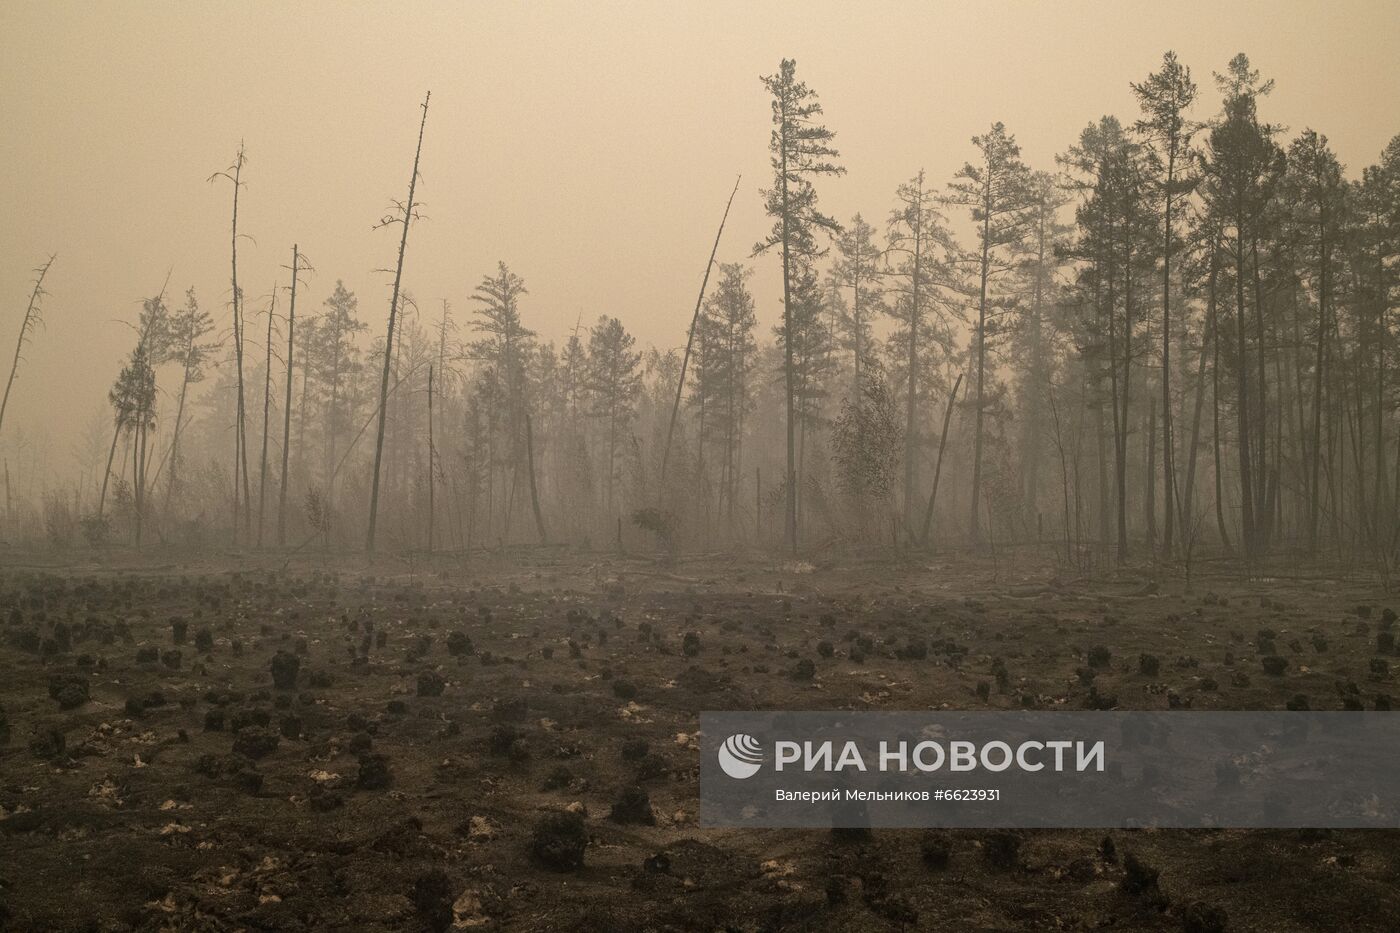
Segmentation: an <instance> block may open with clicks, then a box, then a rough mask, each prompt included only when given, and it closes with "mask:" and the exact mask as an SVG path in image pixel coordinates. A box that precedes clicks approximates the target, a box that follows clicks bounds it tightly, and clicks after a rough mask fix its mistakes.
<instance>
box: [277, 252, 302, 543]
mask: <svg viewBox="0 0 1400 933" xmlns="http://www.w3.org/2000/svg"><path fill="white" fill-rule="evenodd" d="M300 272H301V252H300V251H299V250H298V249H297V245H296V244H295V243H293V244H292V296H291V304H290V305H289V306H288V308H287V393H286V398H285V401H284V402H283V408H282V488H281V489H280V490H279V491H278V493H277V546H278V547H285V546H286V544H287V467H288V464H289V461H290V453H291V440H292V360H294V359H295V357H294V356H293V352H294V351H295V349H296V345H295V343H294V340H295V332H296V324H297V275H298V274H299V273H300ZM302 378H303V379H305V378H306V377H305V376H303V377H302Z"/></svg>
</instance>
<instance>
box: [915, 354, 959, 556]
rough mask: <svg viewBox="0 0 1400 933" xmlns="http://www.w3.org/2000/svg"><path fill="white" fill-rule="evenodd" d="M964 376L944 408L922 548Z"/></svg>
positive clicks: (931, 519) (928, 530) (927, 536)
mask: <svg viewBox="0 0 1400 933" xmlns="http://www.w3.org/2000/svg"><path fill="white" fill-rule="evenodd" d="M962 380H963V374H962V373H958V378H957V380H956V381H955V382H954V383H953V391H952V392H949V393H948V404H947V405H945V406H944V407H943V430H942V432H941V433H940V434H939V436H938V460H937V462H936V463H935V464H934V467H933V489H932V491H931V492H929V495H928V505H927V506H926V507H925V508H924V526H923V530H922V531H921V532H920V534H919V544H920V546H921V547H928V542H929V532H930V530H931V529H932V527H933V503H934V500H936V499H937V498H938V480H939V478H940V477H941V476H942V475H943V453H944V451H945V450H947V448H948V423H949V422H950V421H952V419H953V402H954V400H956V399H957V397H958V389H959V388H961V387H962Z"/></svg>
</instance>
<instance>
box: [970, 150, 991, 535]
mask: <svg viewBox="0 0 1400 933" xmlns="http://www.w3.org/2000/svg"><path fill="white" fill-rule="evenodd" d="M990 168H991V167H990V166H988V171H987V173H986V180H985V182H984V184H983V186H982V264H981V270H980V279H981V286H980V287H981V290H980V293H979V298H978V301H977V330H976V332H975V333H974V334H973V340H975V341H976V343H977V401H976V404H975V405H974V406H973V429H972V512H971V515H970V517H969V528H970V529H971V531H970V535H971V539H972V543H973V544H974V545H977V544H980V543H981V541H982V523H981V518H980V516H981V513H980V512H979V511H978V505H979V502H978V500H979V499H981V497H982V413H983V408H984V404H983V398H984V394H985V390H984V382H985V373H986V368H987V277H988V275H989V274H990V273H991V269H990V268H989V264H990V262H991V243H990V237H991V207H992V179H991V171H990Z"/></svg>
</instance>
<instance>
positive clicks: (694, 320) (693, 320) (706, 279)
mask: <svg viewBox="0 0 1400 933" xmlns="http://www.w3.org/2000/svg"><path fill="white" fill-rule="evenodd" d="M743 178H744V176H743V175H740V176H739V177H738V178H736V179H734V190H733V191H731V192H729V201H728V202H727V203H726V204H725V205H724V216H723V217H721V218H720V221H719V230H717V231H716V232H715V243H714V246H712V247H711V248H710V261H709V262H707V263H705V275H704V276H703V277H702V278H701V279H700V294H699V295H697V296H696V297H695V312H694V313H693V314H692V315H691V316H690V333H689V334H688V335H687V336H686V338H685V354H684V355H683V356H682V357H681V375H680V379H679V380H678V381H677V382H676V400H675V401H674V402H673V403H672V404H671V420H670V422H669V423H668V424H667V425H666V446H665V447H663V448H662V450H661V475H660V479H659V480H657V487H658V494H660V493H661V492H662V487H664V485H665V483H666V464H667V462H668V461H669V460H670V459H671V437H672V435H673V434H674V433H675V431H676V415H677V414H678V413H679V412H680V410H681V393H682V392H684V391H685V371H686V367H688V366H689V365H690V349H691V347H692V346H693V345H694V343H695V326H696V325H697V324H698V323H699V321H700V306H701V305H702V304H703V303H704V301H705V287H706V286H707V285H709V284H710V270H711V269H713V268H714V265H715V255H716V254H717V253H718V252H719V238H720V237H721V236H723V235H724V224H725V222H726V221H728V220H729V208H730V207H732V206H733V204H734V195H736V194H738V193H739V182H740V181H742V180H743ZM784 249H786V245H785V246H784ZM783 263H784V265H783V269H784V273H783V274H784V278H786V275H787V271H786V270H787V259H786V256H785V257H784V260H783Z"/></svg>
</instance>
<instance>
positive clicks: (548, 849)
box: [530, 812, 588, 871]
mask: <svg viewBox="0 0 1400 933" xmlns="http://www.w3.org/2000/svg"><path fill="white" fill-rule="evenodd" d="M587 848H588V829H587V827H585V826H584V823H583V817H582V816H581V815H579V814H577V813H570V812H563V813H550V814H548V815H547V816H545V817H543V818H542V819H541V820H540V821H539V822H538V823H536V824H535V830H534V832H533V833H532V834H531V836H530V854H531V855H532V856H534V858H535V859H536V860H537V861H538V862H540V863H541V864H542V865H544V866H545V867H546V868H552V869H554V870H555V871H574V870H576V869H578V868H582V867H583V853H584V850H585V849H587Z"/></svg>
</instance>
